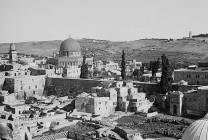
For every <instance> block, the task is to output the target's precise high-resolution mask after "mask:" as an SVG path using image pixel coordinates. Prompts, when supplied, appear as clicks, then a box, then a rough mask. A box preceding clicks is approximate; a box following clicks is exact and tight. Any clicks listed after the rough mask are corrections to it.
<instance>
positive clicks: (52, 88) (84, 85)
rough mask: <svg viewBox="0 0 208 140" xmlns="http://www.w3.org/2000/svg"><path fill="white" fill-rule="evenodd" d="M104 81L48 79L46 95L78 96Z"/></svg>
mask: <svg viewBox="0 0 208 140" xmlns="http://www.w3.org/2000/svg"><path fill="white" fill-rule="evenodd" d="M101 82H102V81H99V80H91V79H69V78H51V77H48V78H46V83H45V89H44V95H47V96H49V95H57V96H66V95H69V96H76V95H77V94H78V93H81V92H83V91H85V92H87V91H88V90H89V89H90V88H91V87H96V86H98V85H99V84H100V83H101Z"/></svg>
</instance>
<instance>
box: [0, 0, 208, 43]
mask: <svg viewBox="0 0 208 140" xmlns="http://www.w3.org/2000/svg"><path fill="white" fill-rule="evenodd" d="M207 6H208V0H0V43H6V42H25V41H43V40H64V39H66V38H68V36H69V35H70V36H71V37H72V38H75V39H81V38H95V39H104V40H112V41H127V40H137V39H142V38H181V37H184V36H188V32H189V31H192V34H199V33H207V32H208V16H207V14H208V8H207Z"/></svg>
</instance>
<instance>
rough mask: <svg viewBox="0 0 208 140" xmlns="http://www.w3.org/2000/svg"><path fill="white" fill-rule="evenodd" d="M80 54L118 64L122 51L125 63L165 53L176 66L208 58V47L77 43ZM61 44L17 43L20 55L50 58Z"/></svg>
mask: <svg viewBox="0 0 208 140" xmlns="http://www.w3.org/2000/svg"><path fill="white" fill-rule="evenodd" d="M78 41H79V43H80V45H81V47H82V53H86V54H87V55H90V56H94V57H95V59H114V60H120V56H121V50H122V49H125V50H126V54H127V55H126V56H127V59H133V58H136V59H137V60H138V61H143V62H149V61H150V60H153V59H157V58H158V57H160V56H161V55H162V54H163V53H165V54H166V55H167V56H168V57H169V58H170V59H171V60H172V61H175V62H177V63H197V62H198V61H202V60H206V59H207V58H208V43H207V42H206V41H201V40H197V39H178V40H167V39H141V40H135V41H122V42H112V41H107V40H95V39H81V40H78ZM60 43H61V40H54V41H39V42H21V43H16V48H17V51H18V52H19V53H26V54H37V55H41V56H51V55H52V52H53V51H54V50H58V49H59V46H60ZM8 49H9V43H2V44H0V52H1V53H6V52H8Z"/></svg>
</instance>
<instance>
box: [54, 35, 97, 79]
mask: <svg viewBox="0 0 208 140" xmlns="http://www.w3.org/2000/svg"><path fill="white" fill-rule="evenodd" d="M82 61H83V57H82V54H81V47H80V45H79V43H78V42H77V41H76V40H74V39H72V38H71V37H69V38H68V39H66V40H64V41H63V42H62V43H61V45H60V50H59V57H58V66H59V67H62V68H63V76H64V77H69V78H79V76H80V74H81V65H82ZM86 63H87V64H88V66H89V68H90V70H93V58H86Z"/></svg>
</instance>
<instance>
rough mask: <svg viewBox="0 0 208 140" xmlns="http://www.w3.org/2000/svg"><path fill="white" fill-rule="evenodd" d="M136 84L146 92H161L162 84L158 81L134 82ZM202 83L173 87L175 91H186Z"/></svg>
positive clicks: (175, 85) (174, 85)
mask: <svg viewBox="0 0 208 140" xmlns="http://www.w3.org/2000/svg"><path fill="white" fill-rule="evenodd" d="M133 83H134V86H135V87H137V88H138V90H139V91H141V92H145V93H147V94H157V93H160V92H161V91H160V85H159V84H158V83H148V82H133ZM199 86H200V85H178V84H173V85H172V88H173V90H174V91H181V92H186V91H188V90H192V89H197V88H198V87H199Z"/></svg>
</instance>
